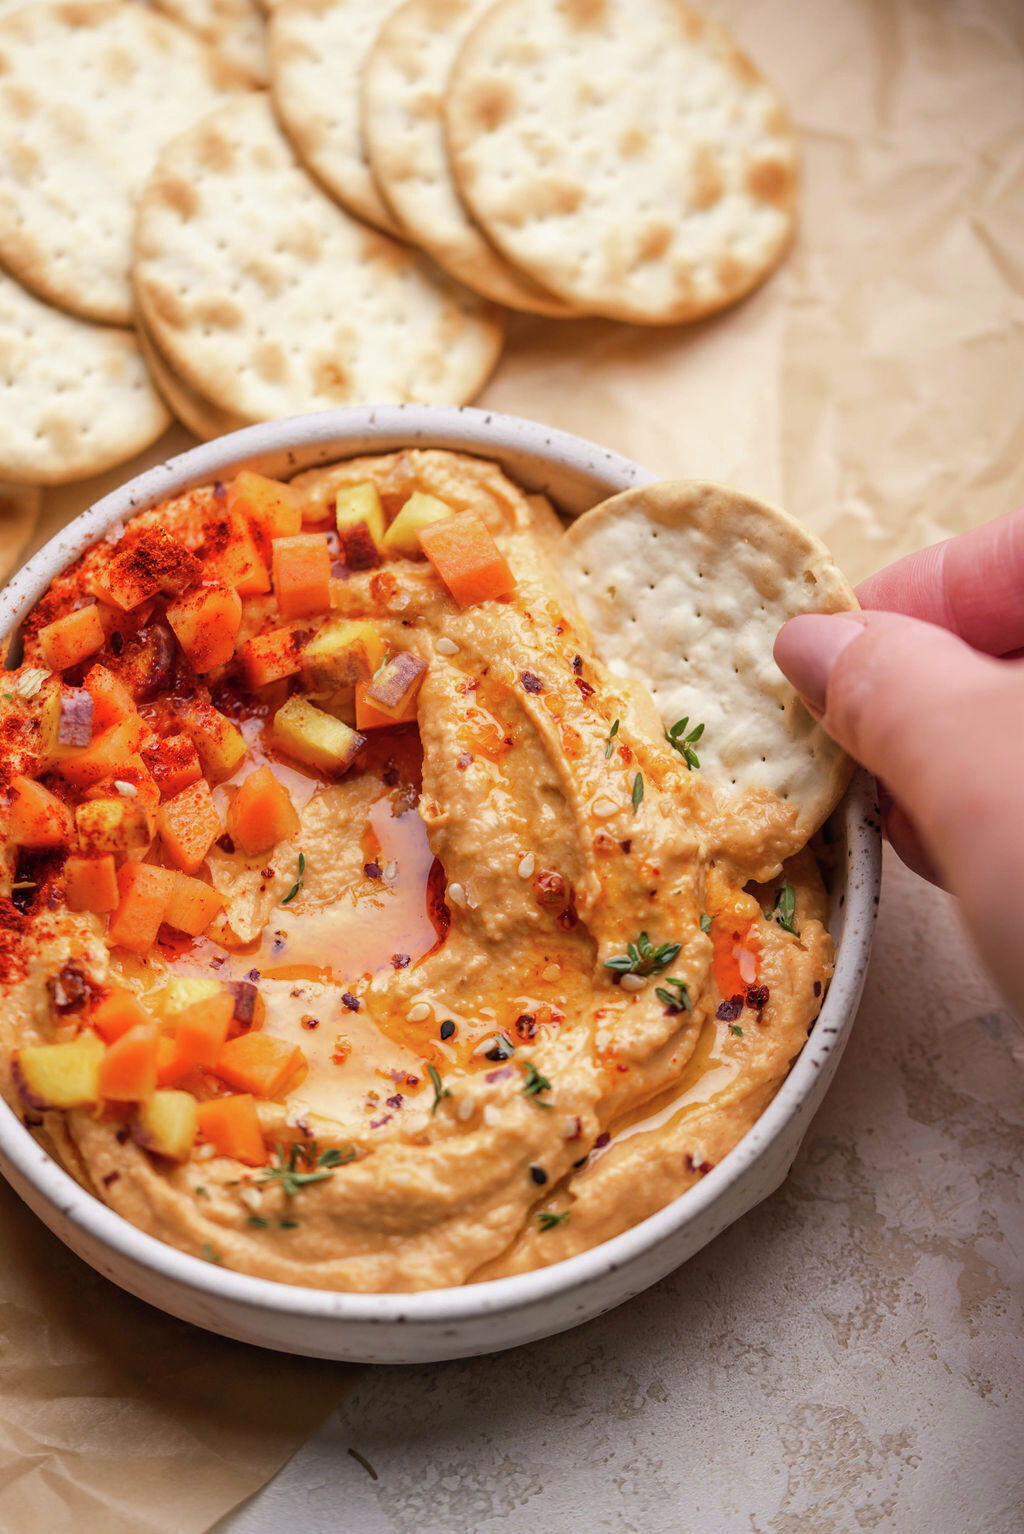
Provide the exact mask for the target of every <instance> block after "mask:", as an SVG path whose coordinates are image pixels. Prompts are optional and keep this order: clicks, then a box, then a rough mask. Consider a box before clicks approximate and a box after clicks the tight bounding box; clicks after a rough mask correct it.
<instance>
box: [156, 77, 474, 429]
mask: <svg viewBox="0 0 1024 1534" xmlns="http://www.w3.org/2000/svg"><path fill="white" fill-rule="evenodd" d="M135 289H136V294H137V298H138V302H139V307H140V310H141V312H142V316H143V319H144V321H145V324H146V326H147V328H148V330H149V332H150V335H151V337H152V339H153V341H154V342H155V343H156V345H157V347H158V348H159V350H160V352H161V353H162V355H163V357H164V359H165V360H166V361H167V363H168V364H169V365H170V367H171V369H172V370H173V372H175V373H177V374H178V375H179V376H180V377H181V378H182V379H183V380H184V381H185V382H186V383H188V384H190V385H191V387H192V388H193V389H195V390H197V391H198V392H199V393H200V394H201V395H202V396H203V397H204V398H205V399H206V400H208V401H209V402H210V403H211V404H213V405H215V406H217V407H218V408H219V409H220V410H223V411H228V412H230V413H232V414H234V415H237V416H241V417H244V418H247V419H248V420H252V421H262V420H271V419H274V418H275V417H278V416H283V415H291V414H295V413H297V412H299V411H304V410H317V409H328V408H331V407H333V406H337V405H343V404H354V403H359V404H363V403H367V402H385V401H399V402H405V401H419V402H422V403H445V404H462V403H464V402H465V401H466V400H468V399H471V398H472V396H473V395H474V394H475V393H476V392H477V390H478V389H479V388H480V387H481V386H482V385H483V383H484V381H485V379H486V378H487V376H488V374H489V373H490V371H491V369H492V368H493V366H494V364H495V362H496V361H497V358H498V355H499V352H500V349H501V341H502V334H503V327H502V315H501V311H500V310H498V309H496V308H495V307H494V306H492V305H489V304H486V303H484V301H483V300H482V299H480V298H478V297H477V296H476V295H475V294H472V293H469V292H468V291H467V290H466V289H465V288H460V287H459V286H458V284H457V283H455V282H453V281H452V280H451V279H450V278H448V277H446V276H445V275H444V274H443V273H441V272H439V271H438V270H437V269H436V268H435V267H433V266H432V265H431V264H430V263H428V262H427V261H426V260H425V259H424V258H423V257H422V256H421V255H420V254H419V252H418V251H415V250H413V249H412V248H411V247H409V246H407V245H399V244H397V243H396V242H395V241H394V240H390V239H388V238H387V237H386V236H385V235H382V234H378V233H377V231H376V230H373V229H370V228H369V227H368V226H367V225H366V224H363V223H361V222H359V221H358V220H357V219H354V218H352V217H351V216H350V215H349V214H348V213H346V212H345V210H344V209H343V208H341V207H339V206H338V205H337V203H335V202H332V201H331V199H330V198H329V197H327V196H326V195H325V194H324V193H323V192H322V191H321V190H320V188H319V187H318V186H317V185H316V183H315V182H314V181H313V180H312V178H311V177H310V176H309V174H308V173H307V171H306V170H305V169H304V167H303V166H302V165H301V164H299V162H298V161H297V160H296V158H295V156H294V153H293V151H292V149H291V146H290V144H289V143H288V141H287V140H286V139H285V137H284V135H283V134H282V133H281V130H280V129H279V127H278V125H277V123H276V121H275V118H274V114H273V112H272V111H271V108H270V103H269V100H268V99H267V97H266V96H263V95H250V96H240V97H236V98H235V100H234V101H232V102H230V103H228V104H227V105H226V106H224V107H222V108H220V109H219V110H218V111H217V112H214V113H213V114H211V116H210V117H209V118H207V119H206V120H205V121H204V122H202V123H200V124H198V125H196V126H195V127H194V128H192V129H191V130H190V131H189V132H187V133H185V134H182V135H181V137H180V138H178V139H176V140H175V141H174V142H173V143H172V144H169V145H168V146H167V148H166V150H165V151H164V153H163V155H162V156H161V158H160V161H159V163H158V165H157V168H156V170H155V171H154V174H153V175H152V176H151V178H150V180H149V181H148V183H147V185H146V187H145V189H144V191H143V194H142V197H141V200H140V204H139V219H138V226H137V234H136V262H135Z"/></svg>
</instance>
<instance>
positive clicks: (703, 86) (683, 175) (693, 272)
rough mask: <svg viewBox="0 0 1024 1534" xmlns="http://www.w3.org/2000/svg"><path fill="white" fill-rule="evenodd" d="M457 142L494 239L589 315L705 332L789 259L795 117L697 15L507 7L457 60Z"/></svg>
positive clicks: (460, 166)
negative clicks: (705, 320) (696, 326)
mask: <svg viewBox="0 0 1024 1534" xmlns="http://www.w3.org/2000/svg"><path fill="white" fill-rule="evenodd" d="M447 130H448V148H449V153H450V155H451V160H452V168H453V171H454V175H455V179H456V182H457V184H458V188H459V191H460V193H461V195H462V197H463V199H464V201H465V202H466V203H467V204H468V206H469V208H470V210H471V212H472V213H473V215H474V217H475V218H476V219H477V220H478V222H479V223H480V224H481V225H482V226H483V228H484V230H485V231H486V233H487V235H488V236H489V237H490V239H492V240H493V241H494V243H495V244H496V245H497V246H498V247H499V248H500V249H501V250H502V251H503V253H504V254H505V255H506V256H507V257H508V258H509V260H510V261H512V262H513V263H514V264H515V265H516V266H518V267H520V268H522V269H523V270H524V271H528V272H529V273H530V274H531V275H532V276H533V277H535V278H536V279H537V281H538V282H541V283H543V285H544V286H545V287H547V288H550V289H551V291H552V292H554V293H556V294H558V295H559V296H560V297H561V298H563V299H565V301H566V302H567V303H570V304H573V305H574V306H576V307H577V308H579V309H582V310H584V311H590V312H599V313H601V314H606V315H610V316H612V317H614V318H618V319H624V320H632V321H635V322H637V323H640V324H670V323H674V322H676V321H680V320H690V319H695V318H697V317H698V316H700V315H704V314H709V313H711V312H712V311H713V310H716V309H720V308H722V307H723V305H725V304H729V303H732V302H734V300H736V299H738V298H740V297H741V296H742V295H743V294H744V293H746V292H748V291H749V290H750V289H751V288H753V287H754V286H755V285H756V284H757V283H759V282H760V281H761V280H762V278H764V277H765V276H766V275H767V273H768V272H769V271H771V269H772V267H773V266H775V264H776V262H777V261H778V260H779V259H780V257H781V256H782V254H783V252H784V251H785V249H786V247H787V245H788V244H789V240H790V237H791V234H792V229H793V220H794V205H795V184H796V147H795V143H794V138H793V133H792V130H791V128H790V126H789V122H788V120H787V117H786V113H785V110H784V108H783V106H782V103H781V101H780V100H779V98H778V96H777V95H776V93H775V91H774V90H773V89H772V87H771V86H770V85H769V84H768V83H767V82H766V81H765V80H764V79H763V78H762V76H761V75H760V74H759V73H758V71H757V70H756V69H755V68H754V66H753V65H752V64H751V63H750V62H749V61H748V60H747V59H746V58H745V57H744V55H743V54H742V53H741V52H740V51H739V49H738V47H737V46H736V43H735V41H734V40H733V38H732V36H731V35H730V34H729V33H728V32H726V31H725V30H724V29H723V28H722V27H719V26H717V25H715V24H714V23H712V22H709V21H707V20H705V19H704V18H703V17H702V16H699V15H698V14H697V13H696V12H695V11H691V10H690V9H689V7H688V6H687V5H685V4H683V3H682V0H499V3H498V4H497V5H495V6H494V7H493V8H492V9H491V10H489V11H488V12H487V13H486V14H485V15H484V17H483V18H482V20H481V21H480V23H479V24H478V26H477V27H476V28H475V29H474V31H473V32H472V33H471V34H470V36H469V39H468V41H467V43H466V45H465V47H464V48H463V50H462V52H461V54H460V55H459V59H458V62H457V63H456V66H455V69H454V72H453V74H452V77H451V81H450V83H449V92H448V104H447Z"/></svg>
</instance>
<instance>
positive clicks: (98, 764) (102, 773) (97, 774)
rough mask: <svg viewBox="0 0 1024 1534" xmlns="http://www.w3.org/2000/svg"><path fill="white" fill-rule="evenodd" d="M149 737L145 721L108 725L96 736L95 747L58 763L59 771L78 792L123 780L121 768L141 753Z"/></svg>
mask: <svg viewBox="0 0 1024 1534" xmlns="http://www.w3.org/2000/svg"><path fill="white" fill-rule="evenodd" d="M146 733H147V729H146V725H145V723H144V721H143V720H142V718H141V717H140V716H139V715H138V714H130V715H129V716H128V718H127V719H122V720H121V723H120V724H112V725H109V726H108V727H107V729H105V730H101V731H100V733H99V734H98V735H94V736H93V738H92V745H90V746H86V747H85V748H84V749H83V750H82V751H76V752H75V753H74V754H73V755H72V756H69V757H66V758H65V759H64V760H63V761H61V762H58V763H57V771H58V772H59V773H60V775H61V777H62V778H66V779H67V781H68V782H69V783H73V784H74V785H75V787H76V788H86V787H87V786H88V785H89V784H90V783H100V782H102V780H103V779H104V778H116V777H120V772H121V768H122V767H124V766H125V764H126V763H127V761H128V759H129V757H131V756H134V755H135V753H136V752H137V751H138V749H139V747H140V746H141V744H142V742H143V741H144V740H145V738H146Z"/></svg>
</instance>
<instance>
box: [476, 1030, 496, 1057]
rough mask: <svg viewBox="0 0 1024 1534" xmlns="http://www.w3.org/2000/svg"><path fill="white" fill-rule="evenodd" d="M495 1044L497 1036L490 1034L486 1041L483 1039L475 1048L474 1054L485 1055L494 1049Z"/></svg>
mask: <svg viewBox="0 0 1024 1534" xmlns="http://www.w3.org/2000/svg"><path fill="white" fill-rule="evenodd" d="M494 1043H495V1035H494V1034H493V1033H489V1034H488V1035H487V1037H486V1039H481V1040H480V1042H479V1044H477V1045H475V1046H474V1048H473V1053H474V1054H475V1055H485V1054H486V1053H487V1051H488V1050H489V1049H493V1048H494Z"/></svg>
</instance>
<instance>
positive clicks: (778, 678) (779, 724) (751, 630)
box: [558, 480, 858, 855]
mask: <svg viewBox="0 0 1024 1534" xmlns="http://www.w3.org/2000/svg"><path fill="white" fill-rule="evenodd" d="M558 568H559V570H560V571H561V574H562V576H563V578H564V579H565V581H566V584H567V585H568V587H569V589H570V591H572V593H573V595H574V596H575V598H576V601H577V604H578V606H579V608H580V610H581V612H582V614H583V617H584V618H585V619H586V620H587V621H588V622H589V623H590V625H591V628H592V630H593V633H594V638H595V641H596V644H597V648H598V653H599V654H600V655H601V656H602V658H603V659H604V660H605V662H606V663H607V664H608V666H609V669H610V670H612V671H613V672H615V673H616V674H618V675H622V676H629V677H636V678H638V679H640V680H641V681H644V682H646V683H647V685H648V687H649V688H650V690H651V694H652V696H653V698H654V702H655V705H656V707H657V709H658V713H659V715H660V716H661V719H662V721H663V723H664V724H665V726H666V728H670V727H671V726H672V725H673V724H675V722H676V721H677V720H679V719H682V718H685V717H688V718H689V721H690V725H689V728H691V729H692V728H693V727H695V726H696V725H698V724H703V725H704V727H705V728H704V733H703V735H702V736H701V737H700V739H699V741H698V742H697V743H696V747H695V749H696V750H697V752H698V754H699V758H700V768H701V772H702V774H703V775H704V777H706V778H707V779H708V781H709V782H711V783H712V784H713V785H714V787H715V788H716V789H717V790H719V791H720V792H722V793H724V794H725V795H728V796H735V797H739V798H743V797H744V796H747V795H750V794H756V793H758V792H763V791H765V790H767V791H768V792H769V793H771V794H773V795H775V796H776V797H777V798H779V799H782V800H784V801H786V802H787V803H788V804H789V805H790V806H791V807H792V808H793V809H794V810H795V812H796V824H795V826H794V828H793V835H794V842H793V846H792V849H791V850H792V851H794V852H795V851H797V850H798V849H799V848H800V847H801V846H803V845H804V843H805V842H806V840H807V838H808V837H809V836H810V835H811V834H812V833H813V832H814V831H816V830H817V828H818V827H819V826H820V825H821V824H822V823H823V822H824V820H825V819H826V818H827V816H828V815H829V814H830V813H831V811H832V810H833V809H834V807H835V805H836V804H837V802H838V801H839V799H840V798H841V796H842V794H843V791H844V790H845V788H846V785H847V783H848V782H849V779H850V774H851V772H852V763H851V762H850V760H849V758H848V757H847V756H846V754H845V753H844V752H843V751H841V750H840V748H839V747H838V746H837V745H836V744H835V743H834V742H833V741H832V740H831V739H830V738H829V737H828V736H827V735H826V734H825V732H824V730H823V729H822V728H821V727H820V725H818V724H817V723H816V722H815V721H814V719H812V717H811V715H810V714H809V713H808V712H807V710H806V709H805V708H804V706H803V704H802V703H801V702H800V700H799V698H798V697H797V695H796V693H795V691H794V690H793V688H792V687H791V686H790V684H789V682H787V681H786V679H785V677H784V676H783V675H782V672H781V671H780V670H779V668H778V667H777V666H776V664H775V661H774V659H773V658H772V647H773V645H774V643H775V636H776V634H777V633H778V631H779V628H780V627H781V626H782V624H783V623H785V621H786V619H787V618H792V617H795V616H796V615H797V614H798V613H806V612H824V613H830V612H848V611H851V610H856V609H857V607H858V603H857V598H856V597H855V596H854V593H853V590H852V588H851V587H850V585H849V584H848V582H847V581H846V579H845V577H844V576H843V575H842V574H841V573H840V571H839V570H838V569H837V568H836V566H835V564H834V563H833V560H832V556H831V554H830V553H829V551H828V549H827V548H826V547H825V545H824V544H823V543H821V542H820V540H819V539H817V538H815V537H814V535H813V534H812V533H810V532H808V531H807V529H806V528H804V527H801V525H800V524H799V523H798V522H796V521H794V520H793V518H792V517H790V516H789V515H788V514H787V513H786V512H784V511H778V510H777V509H776V508H775V507H772V506H767V505H765V504H764V503H763V502H761V501H757V500H754V499H753V497H751V496H747V495H742V494H741V493H740V492H739V491H736V490H729V489H726V488H725V487H723V486H720V485H711V484H705V483H703V482H702V481H699V480H676V481H670V482H668V483H665V484H656V485H645V486H642V487H640V488H637V489H634V490H627V491H625V492H624V493H623V494H621V495H616V496H613V497H612V498H611V499H610V500H608V501H604V502H602V504H601V505H600V506H596V507H594V509H593V510H592V511H588V512H585V513H584V515H583V516H582V517H580V518H579V519H578V520H577V521H576V522H574V523H573V525H572V526H571V527H570V528H569V530H568V532H567V533H566V534H565V537H564V538H563V540H562V542H561V545H560V546H559V551H558ZM787 855H788V854H787Z"/></svg>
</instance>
